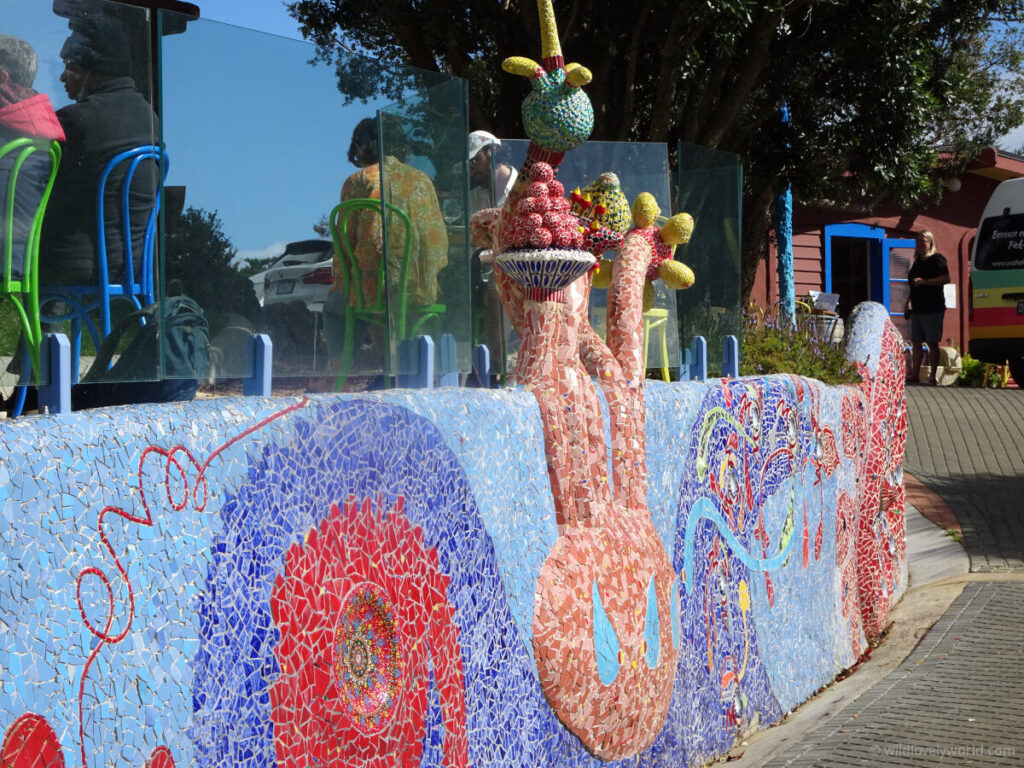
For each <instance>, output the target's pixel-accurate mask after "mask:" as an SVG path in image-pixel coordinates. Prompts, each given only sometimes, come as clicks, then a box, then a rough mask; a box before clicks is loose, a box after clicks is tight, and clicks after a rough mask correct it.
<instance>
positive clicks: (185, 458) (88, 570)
mask: <svg viewBox="0 0 1024 768" xmlns="http://www.w3.org/2000/svg"><path fill="white" fill-rule="evenodd" d="M307 404H308V400H307V399H306V398H302V399H301V400H300V401H299V402H297V403H294V404H293V405H290V406H288V407H286V408H282V409H281V410H279V411H277V412H275V413H273V414H271V415H270V416H268V417H266V418H265V419H262V420H261V421H259V422H257V423H256V424H254V425H252V426H251V427H248V428H246V429H244V430H242V431H241V432H240V433H238V434H237V435H235V436H234V437H232V438H230V439H229V440H227V441H225V442H224V443H223V444H222V445H220V446H219V447H218V448H216V449H215V450H214V451H213V452H212V453H211V454H210V455H209V456H208V457H207V458H206V460H205V461H204V462H203V463H202V464H200V463H199V461H198V460H197V459H196V458H195V457H194V456H193V455H192V453H191V452H190V451H189V450H188V449H187V448H185V447H184V446H183V445H175V446H174V447H172V448H170V449H167V448H161V447H159V446H156V445H150V446H148V447H147V448H146V449H145V450H143V452H142V455H141V456H140V457H139V465H138V472H137V479H138V488H139V497H140V499H141V504H142V511H143V513H142V514H133V513H132V512H127V511H125V510H124V509H123V508H121V507H118V506H114V505H108V506H106V507H104V508H103V509H102V510H101V511H100V514H99V519H98V520H97V522H96V530H97V531H98V532H99V535H100V541H101V542H102V544H103V548H104V549H105V550H106V551H107V552H108V553H109V555H110V558H111V559H112V560H113V561H114V568H115V569H116V570H117V577H118V578H119V579H120V581H121V582H122V583H123V584H124V586H125V589H126V591H127V593H128V597H127V604H128V605H127V616H126V617H125V618H124V620H123V621H124V624H123V626H121V627H120V629H119V630H116V631H115V629H114V623H115V620H116V618H117V599H116V597H115V594H114V585H113V583H112V580H111V576H110V575H108V573H107V572H106V571H104V570H103V569H101V568H99V567H97V566H94V565H89V566H86V567H85V568H83V569H82V570H81V571H80V572H79V573H78V576H77V577H76V579H75V599H76V602H77V603H78V612H79V616H80V617H81V619H82V623H83V624H84V625H85V627H86V629H87V630H88V631H89V633H90V634H91V635H92V636H93V637H95V638H96V640H97V642H96V644H95V647H93V649H92V651H91V652H90V653H89V656H88V658H87V659H86V661H85V664H84V666H83V667H82V676H81V679H80V680H79V683H78V742H79V754H80V757H81V760H82V766H83V768H85V766H87V765H88V755H87V754H86V749H85V735H86V734H85V716H84V715H85V713H84V709H85V686H86V683H87V682H88V679H89V672H90V671H91V669H92V666H93V664H94V663H95V661H96V659H97V658H98V657H99V655H100V652H101V651H102V650H103V648H104V647H105V646H108V645H117V644H118V643H120V642H121V641H123V640H124V639H125V638H126V637H127V636H128V633H129V632H130V631H131V628H132V624H133V622H134V621H135V590H134V588H133V587H132V583H131V579H129V578H128V572H127V571H126V570H125V566H124V565H123V564H122V562H121V558H120V557H119V555H118V553H117V551H116V550H115V549H114V546H113V545H112V544H111V542H110V539H109V538H108V537H107V530H106V526H105V522H106V519H107V516H108V515H115V516H117V517H120V518H121V519H122V520H125V521H127V522H130V523H135V524H137V525H141V526H143V527H146V528H151V527H152V526H153V524H154V522H155V519H154V517H153V512H152V510H151V508H150V501H149V499H147V497H146V489H145V484H144V470H145V467H146V461H147V459H149V458H150V457H160V458H162V459H163V461H164V468H163V487H164V492H165V493H166V495H167V500H168V504H169V505H170V507H171V509H173V510H174V511H176V512H180V511H182V510H184V509H185V507H186V506H188V505H189V502H191V504H192V507H193V509H194V510H195V511H196V512H203V511H205V510H206V504H207V501H208V499H209V486H208V483H207V480H206V470H207V469H208V468H209V466H210V462H212V461H213V460H214V459H215V458H216V457H217V456H219V455H220V454H221V453H223V452H224V451H225V450H227V449H228V448H229V447H230V446H232V445H234V444H235V443H237V442H238V441H240V440H242V439H244V438H245V437H247V436H249V435H251V434H253V433H254V432H257V431H259V430H260V429H262V428H263V427H265V426H267V425H268V424H270V423H271V422H273V421H275V420H277V419H280V418H282V417H283V416H286V415H288V414H289V413H292V412H293V411H296V410H298V409H300V408H304V407H305V406H306V405H307ZM189 470H193V471H194V473H195V475H194V477H193V478H191V479H190V474H189ZM89 577H92V578H93V579H94V580H98V582H99V586H100V589H101V592H102V593H104V594H105V597H106V600H105V602H106V608H107V610H106V614H105V615H104V616H103V617H102V619H100V620H95V619H92V618H90V617H89V612H88V611H87V609H86V606H85V604H84V602H83V598H82V585H83V584H84V583H85V582H86V579H88V578H89ZM60 749H61V748H60V744H59V742H58V740H57V737H56V735H55V734H54V733H53V730H52V728H50V726H49V724H48V723H47V722H46V720H45V719H44V718H42V717H41V716H39V715H36V714H34V713H26V714H24V715H22V716H21V717H19V718H18V719H17V720H15V721H14V723H12V724H11V726H10V728H8V730H7V733H6V735H5V737H4V745H3V749H2V752H0V766H3V768H15V767H16V768H23V767H24V768H43V766H52V767H53V768H58V766H63V765H64V759H63V756H62V754H61V751H60ZM51 753H53V754H54V755H55V756H54V757H52V758H51V757H48V755H50V754H51ZM37 755H39V756H42V757H41V759H42V760H43V762H37ZM146 766H148V768H173V767H174V759H173V757H172V755H171V753H170V750H168V749H167V747H164V746H160V747H157V748H156V749H155V750H154V751H153V753H152V754H151V755H150V757H149V759H148V760H147V761H146Z"/></svg>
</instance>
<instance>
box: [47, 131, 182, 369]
mask: <svg viewBox="0 0 1024 768" xmlns="http://www.w3.org/2000/svg"><path fill="white" fill-rule="evenodd" d="M145 161H153V162H155V163H156V164H157V166H158V167H159V168H160V182H161V184H162V183H163V180H164V179H166V178H167V171H168V169H169V167H170V161H169V158H168V157H167V152H166V150H164V149H162V148H160V147H158V146H155V145H145V146H141V147H137V148H135V149H130V150H128V151H126V152H122V153H120V154H119V155H115V156H114V157H113V158H111V160H110V162H108V163H107V165H106V167H105V168H104V170H103V173H102V174H101V175H100V179H99V182H98V184H97V205H96V275H97V280H96V282H95V283H92V284H90V285H56V286H45V287H44V288H43V289H42V296H41V297H40V301H39V303H40V305H41V306H45V305H46V304H49V303H52V302H57V301H60V302H63V303H64V304H65V305H66V306H67V307H68V310H67V311H66V312H63V313H61V314H58V315H45V314H44V315H43V320H44V321H45V322H56V323H59V322H64V321H66V320H70V321H71V342H72V344H73V351H72V357H73V359H72V363H71V370H72V374H73V375H74V376H75V379H76V380H77V378H78V367H79V358H80V356H81V350H82V325H83V323H84V325H85V328H86V330H87V331H88V332H89V336H90V337H91V338H92V341H93V344H94V346H95V347H96V349H99V348H100V346H101V345H102V343H103V339H105V338H106V337H107V336H109V335H110V330H111V319H110V306H111V303H112V301H114V300H116V299H124V300H127V301H129V302H131V303H132V305H133V306H134V308H135V309H141V308H142V307H143V306H148V305H150V304H152V303H153V302H154V301H155V300H156V290H155V278H154V270H155V266H154V254H155V251H156V220H157V215H158V214H159V212H160V194H159V191H158V190H154V192H155V194H154V198H153V205H152V207H151V208H150V210H149V213H148V217H147V219H146V230H145V240H144V241H143V246H142V253H141V254H135V253H133V252H132V216H131V204H130V203H131V201H130V194H131V189H132V182H133V179H134V177H135V172H136V170H137V169H138V167H139V165H140V164H141V163H143V162H145ZM121 164H124V165H125V174H124V177H123V178H122V180H121V188H120V189H119V190H118V201H119V203H120V207H121V210H120V212H119V219H120V230H121V236H122V239H123V241H124V266H123V270H124V275H123V278H121V279H119V280H111V276H110V269H109V265H108V258H107V256H108V253H107V242H106V211H105V202H104V198H105V196H106V188H107V181H108V179H109V178H110V176H111V174H112V173H113V172H114V170H115V169H116V168H117V167H118V166H120V165H121ZM137 259H138V260H139V261H141V264H140V269H139V271H138V274H137V275H136V269H135V265H136V260H137ZM96 310H99V316H100V324H99V327H98V328H97V326H96V324H95V323H94V322H93V319H92V316H91V314H90V313H92V312H95V311H96Z"/></svg>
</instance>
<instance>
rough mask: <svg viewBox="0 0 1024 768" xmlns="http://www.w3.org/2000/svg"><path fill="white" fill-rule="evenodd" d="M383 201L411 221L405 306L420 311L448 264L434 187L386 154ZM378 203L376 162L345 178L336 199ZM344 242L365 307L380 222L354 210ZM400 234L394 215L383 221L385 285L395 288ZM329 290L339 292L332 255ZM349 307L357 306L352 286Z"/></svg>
mask: <svg viewBox="0 0 1024 768" xmlns="http://www.w3.org/2000/svg"><path fill="white" fill-rule="evenodd" d="M383 175H384V184H385V187H386V191H385V192H386V193H385V197H384V199H385V200H386V201H387V202H389V203H391V204H392V205H395V206H397V207H398V208H401V209H402V210H403V211H405V212H406V213H407V214H408V215H409V218H410V220H411V221H412V237H413V241H412V248H411V250H410V255H409V279H408V304H409V306H413V307H422V306H426V305H428V304H432V303H434V302H435V301H436V300H437V274H438V272H440V271H441V270H442V269H443V268H444V267H445V265H447V264H448V233H447V231H446V229H445V223H444V218H443V217H442V216H441V207H440V206H439V205H438V202H437V193H436V192H435V191H434V185H433V183H432V182H431V180H430V177H429V176H427V175H426V174H425V173H423V172H422V171H420V170H418V169H416V168H413V167H412V166H409V165H406V164H405V163H402V162H400V161H399V160H397V159H395V158H394V157H391V156H390V155H387V156H385V157H384V174H383ZM353 198H373V199H374V200H380V199H381V169H380V164H379V163H374V164H373V165H369V166H367V167H366V168H363V169H362V170H359V171H357V172H356V173H354V174H352V175H351V176H349V178H348V179H347V180H346V181H345V184H344V185H343V186H342V188H341V199H342V200H351V199H353ZM348 231H349V238H350V240H351V242H352V246H353V252H354V253H355V257H356V261H357V263H358V265H359V279H360V282H361V283H362V286H363V296H364V297H365V300H366V303H367V304H372V303H373V302H374V301H376V299H377V275H378V269H379V266H380V254H381V249H382V241H383V236H382V234H383V233H382V231H381V220H380V216H378V215H377V214H376V213H375V212H373V211H358V212H356V213H354V214H352V216H351V218H350V219H349V226H348ZM405 238H406V231H405V227H404V226H402V222H401V220H400V219H398V218H397V217H394V216H392V217H389V219H388V285H391V286H397V285H398V281H399V279H400V276H401V263H402V262H401V260H402V254H403V252H404V248H405ZM334 259H335V261H334V286H333V287H332V289H331V290H332V292H333V291H343V290H344V288H345V286H344V277H343V273H342V271H341V265H340V263H339V254H335V255H334ZM348 299H349V303H350V304H353V305H354V304H357V303H358V299H357V298H356V293H355V286H353V287H352V289H351V290H350V291H349V297H348Z"/></svg>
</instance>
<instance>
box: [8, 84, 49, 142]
mask: <svg viewBox="0 0 1024 768" xmlns="http://www.w3.org/2000/svg"><path fill="white" fill-rule="evenodd" d="M0 90H2V89H0ZM6 95H7V94H0V104H3V103H5V102H6V101H7V99H5V98H3V97H4V96H6ZM0 128H3V129H7V130H6V131H5V133H15V134H20V135H22V136H28V137H29V138H33V139H49V140H51V141H52V140H54V139H56V140H57V141H64V129H63V128H61V125H60V121H59V120H57V115H56V113H55V112H54V111H53V106H52V105H51V104H50V97H49V96H47V95H46V94H45V93H37V94H35V95H34V96H29V97H28V98H26V99H22V100H21V101H15V102H14V103H12V104H8V105H7V106H4V107H0Z"/></svg>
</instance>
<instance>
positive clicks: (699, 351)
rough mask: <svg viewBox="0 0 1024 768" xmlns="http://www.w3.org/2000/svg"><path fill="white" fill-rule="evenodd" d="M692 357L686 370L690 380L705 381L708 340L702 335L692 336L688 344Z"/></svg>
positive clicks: (706, 375)
mask: <svg viewBox="0 0 1024 768" xmlns="http://www.w3.org/2000/svg"><path fill="white" fill-rule="evenodd" d="M690 351H691V353H692V359H691V361H690V368H689V371H687V374H688V378H689V379H690V381H705V380H706V379H707V377H708V342H707V339H705V338H704V337H703V336H694V337H693V343H692V344H691V345H690Z"/></svg>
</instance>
